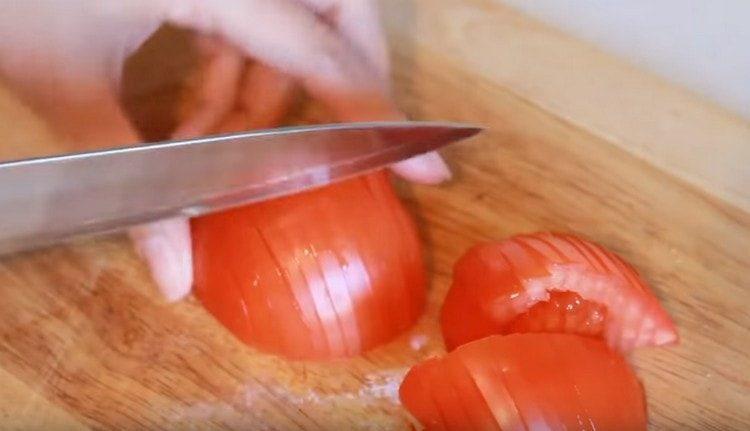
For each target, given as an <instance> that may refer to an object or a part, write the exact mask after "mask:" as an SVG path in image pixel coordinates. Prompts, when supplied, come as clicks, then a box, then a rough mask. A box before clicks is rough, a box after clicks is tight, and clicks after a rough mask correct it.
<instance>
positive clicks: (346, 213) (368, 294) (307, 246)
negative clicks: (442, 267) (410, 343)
mask: <svg viewBox="0 0 750 431" xmlns="http://www.w3.org/2000/svg"><path fill="white" fill-rule="evenodd" d="M192 234H193V251H194V260H195V262H194V265H195V293H196V295H197V296H198V298H199V299H200V300H201V301H202V302H203V304H204V306H205V307H206V308H207V309H208V310H209V311H210V312H211V313H213V315H214V316H216V318H217V319H219V320H220V321H221V322H222V323H223V324H224V325H226V326H227V327H228V328H229V329H230V330H231V331H232V332H233V333H234V334H235V335H236V336H237V337H239V338H240V339H242V340H243V341H245V342H247V343H248V344H251V345H253V346H257V347H258V348H260V349H262V350H265V351H269V352H273V353H278V354H282V355H284V356H288V357H292V358H299V359H323V358H334V357H343V356H351V355H355V354H358V353H360V352H362V351H364V350H367V349H369V348H371V347H374V346H376V345H378V344H381V343H383V342H386V341H388V340H390V339H392V338H393V337H394V336H396V335H397V334H399V333H401V332H403V331H404V330H405V329H407V328H409V327H410V326H411V325H412V324H413V323H414V322H415V321H416V319H417V318H418V317H419V315H420V314H421V312H422V310H423V308H424V303H425V283H426V279H425V273H424V268H423V263H422V256H421V250H420V244H419V239H418V237H417V233H416V229H415V226H414V224H413V222H412V220H411V218H410V217H409V216H408V214H407V213H406V211H405V210H404V208H403V207H402V205H401V203H400V202H399V200H398V198H397V196H396V195H395V193H394V191H393V188H392V186H391V184H390V182H389V180H388V177H387V174H386V173H385V172H378V173H375V174H370V175H367V176H363V177H359V178H356V179H352V180H348V181H344V182H341V183H337V184H333V185H330V186H327V187H325V188H320V189H316V190H312V191H308V192H304V193H301V194H298V195H294V196H289V197H283V198H279V199H274V200H271V201H268V202H262V203H259V204H255V205H249V206H246V207H243V208H237V209H231V210H229V211H225V212H221V213H218V214H212V215H208V216H205V217H199V218H196V219H194V220H193V221H192Z"/></svg>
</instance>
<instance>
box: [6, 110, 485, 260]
mask: <svg viewBox="0 0 750 431" xmlns="http://www.w3.org/2000/svg"><path fill="white" fill-rule="evenodd" d="M480 130H481V129H480V128H478V127H473V126H468V125H464V124H457V123H446V122H408V121H405V122H370V123H346V124H327V125H317V126H304V127H284V128H277V129H270V130H257V131H251V132H242V133H232V134H224V135H216V136H207V137H201V138H196V139H188V140H180V141H164V142H157V143H150V144H144V145H137V146H130V147H118V148H113V149H106V150H100V151H92V152H82V153H73V154H65V155H59V156H53V157H42V158H35V159H26V160H18V161H10V162H5V163H0V209H1V210H2V215H0V254H5V253H11V252H16V251H22V250H27V249H32V248H36V247H41V246H46V245H50V244H54V243H57V242H61V241H65V240H67V239H70V238H72V237H74V236H78V235H88V234H99V233H107V232H114V231H118V230H121V229H124V228H127V227H129V226H133V225H137V224H141V223H145V222H149V221H154V220H158V219H163V218H170V217H176V216H185V217H193V216H198V215H201V214H206V213H209V212H213V211H217V210H221V209H225V208H230V207H233V206H238V205H243V204H247V203H251V202H257V201H261V200H265V199H270V198H273V197H277V196H283V195H287V194H292V193H296V192H299V191H302V190H306V189H310V188H313V187H317V186H321V185H325V184H328V183H330V182H333V181H338V180H342V179H345V178H348V177H351V176H355V175H358V174H363V173H366V172H369V171H372V170H375V169H378V168H382V167H384V166H387V165H389V164H391V163H394V162H398V161H401V160H405V159H407V158H409V157H412V156H415V155H418V154H421V153H426V152H428V151H432V150H436V149H438V148H440V147H442V146H444V145H446V144H449V143H452V142H455V141H458V140H461V139H464V138H468V137H470V136H473V135H475V134H476V133H478V132H479V131H480Z"/></svg>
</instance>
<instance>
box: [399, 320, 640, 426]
mask: <svg viewBox="0 0 750 431" xmlns="http://www.w3.org/2000/svg"><path fill="white" fill-rule="evenodd" d="M399 395H400V397H401V402H402V403H403V405H404V406H405V407H406V408H407V409H408V410H409V412H411V414H412V415H413V416H414V417H415V418H416V419H417V420H419V422H421V423H422V425H424V426H425V428H426V429H427V430H428V431H429V430H469V429H470V430H497V431H501V430H502V431H508V430H541V429H544V430H568V429H570V430H572V429H575V430H591V431H594V430H596V431H601V430H645V429H646V403H645V399H644V394H643V388H642V386H641V385H640V383H639V382H638V379H637V378H636V376H635V374H634V373H633V371H632V370H631V369H630V367H629V366H628V364H627V363H626V362H625V360H624V359H623V358H622V357H621V356H620V355H618V354H617V353H615V352H613V351H612V350H610V349H609V348H608V347H607V346H606V345H605V344H604V342H603V341H601V340H597V339H594V338H590V337H583V336H579V335H571V334H513V335H507V336H501V335H495V336H490V337H487V338H482V339H480V340H477V341H473V342H470V343H468V344H465V345H462V346H461V347H459V348H457V349H456V350H454V351H453V352H450V353H448V354H447V355H446V356H445V357H442V358H439V359H429V360H427V361H425V362H423V363H421V364H418V365H416V366H414V367H413V368H412V369H411V370H410V371H409V372H408V373H407V375H406V377H405V378H404V381H403V383H402V384H401V388H400V390H399Z"/></svg>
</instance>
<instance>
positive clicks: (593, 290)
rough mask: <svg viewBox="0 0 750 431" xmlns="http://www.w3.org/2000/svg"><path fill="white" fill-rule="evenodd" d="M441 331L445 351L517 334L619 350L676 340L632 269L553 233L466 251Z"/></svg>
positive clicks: (609, 255) (583, 243)
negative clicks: (599, 342)
mask: <svg viewBox="0 0 750 431" xmlns="http://www.w3.org/2000/svg"><path fill="white" fill-rule="evenodd" d="M441 326H442V330H443V336H444V338H445V342H446V346H447V347H448V349H454V348H456V347H457V346H460V345H461V344H463V343H466V342H469V341H471V340H475V339H478V338H481V337H485V336H487V335H491V334H509V333H514V332H567V333H574V334H580V335H589V336H601V337H604V338H605V339H606V340H607V342H608V343H609V345H610V346H611V347H612V348H615V349H617V350H620V351H629V350H631V349H633V348H635V347H639V346H648V345H652V346H653V345H665V344H670V343H675V342H676V341H677V332H676V329H675V326H674V324H673V323H672V320H671V319H670V317H669V316H668V315H667V313H666V312H665V311H664V309H663V308H662V307H661V305H660V304H659V301H658V299H657V298H656V296H655V295H654V294H653V293H652V292H651V290H650V289H649V288H648V286H647V285H646V283H645V282H644V281H643V279H642V278H641V277H640V276H639V275H638V273H637V272H636V271H635V269H633V267H631V266H630V265H629V264H628V263H626V262H625V261H624V260H622V259H621V258H620V257H619V256H617V255H615V254H614V253H612V252H610V251H608V250H606V249H605V248H603V247H601V246H599V245H597V244H594V243H591V242H589V241H585V240H582V239H579V238H577V237H575V236H572V235H565V234H556V233H536V234H532V235H518V236H514V237H512V238H510V239H507V240H505V241H502V242H496V243H487V244H481V245H478V246H475V247H474V248H472V249H470V250H469V251H468V252H467V253H466V254H464V256H463V257H461V259H459V261H458V262H457V263H456V265H455V268H454V275H453V284H452V286H451V288H450V290H449V291H448V294H447V296H446V298H445V303H444V304H443V308H442V311H441Z"/></svg>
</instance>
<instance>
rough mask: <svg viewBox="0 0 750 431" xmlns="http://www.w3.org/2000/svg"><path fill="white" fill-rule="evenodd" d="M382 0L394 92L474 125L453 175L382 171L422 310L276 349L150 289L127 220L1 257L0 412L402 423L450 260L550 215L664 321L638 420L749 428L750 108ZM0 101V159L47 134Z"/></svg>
mask: <svg viewBox="0 0 750 431" xmlns="http://www.w3.org/2000/svg"><path fill="white" fill-rule="evenodd" d="M384 7H385V12H384V15H385V16H384V18H385V20H386V21H387V30H388V34H389V38H390V41H391V45H392V47H393V67H394V80H395V88H394V90H395V91H394V92H395V95H396V98H397V100H398V102H399V104H400V105H401V106H402V107H403V109H404V110H405V111H406V112H407V113H408V114H409V115H410V116H411V117H412V118H419V119H446V120H457V121H466V122H471V123H476V124H482V125H484V126H486V127H487V131H486V132H485V133H484V134H483V135H482V136H480V137H478V138H476V139H473V140H471V141H470V142H466V143H462V144H459V145H456V146H454V147H451V148H449V149H447V150H446V151H445V153H444V155H445V157H446V159H447V160H448V162H449V163H450V165H451V166H452V168H453V170H454V172H455V178H454V179H453V181H451V182H450V183H449V184H447V185H445V186H440V187H426V186H415V185H410V184H405V183H402V182H397V187H398V190H399V192H400V194H401V195H402V197H403V198H404V201H405V203H406V205H407V206H408V208H409V209H410V211H412V213H413V215H414V217H415V218H416V220H417V221H418V223H419V228H420V233H421V237H422V240H423V242H424V247H425V251H426V255H427V265H428V268H429V274H430V278H431V283H430V291H429V303H428V307H427V312H426V314H425V316H424V317H423V318H422V319H421V320H420V321H419V323H418V324H417V325H416V327H415V328H413V330H411V331H409V332H408V333H407V334H404V335H403V336H401V337H400V338H398V339H397V340H395V341H394V342H392V343H390V344H388V345H385V346H383V347H380V348H377V349H375V350H373V351H371V352H368V353H366V354H364V355H362V356H361V357H357V358H353V359H350V360H340V361H334V362H328V363H305V362H289V361H286V360H284V359H281V358H278V357H275V356H271V355H266V354H263V353H260V352H258V351H256V350H254V349H252V348H250V347H247V346H245V345H243V344H241V343H240V342H238V341H237V340H236V339H234V338H233V337H232V336H231V335H230V334H229V333H228V332H227V331H226V330H225V329H224V328H223V327H222V326H220V325H219V324H218V323H217V322H216V321H215V320H214V319H213V318H212V317H211V316H210V315H209V314H208V313H206V311H205V310H203V308H202V307H201V306H200V304H198V303H197V302H196V301H195V300H194V299H193V298H189V299H187V300H185V301H183V302H180V303H178V304H167V303H165V302H164V301H162V300H161V299H160V297H159V296H158V294H157V293H156V291H155V288H154V285H153V282H152V281H151V280H150V278H149V275H148V272H147V270H146V268H145V266H144V265H143V263H142V262H141V261H140V260H139V258H138V256H137V255H136V254H135V253H134V251H133V249H132V248H131V246H130V244H129V243H128V241H127V240H126V239H125V238H123V237H120V236H111V237H104V238H99V239H96V240H88V241H85V242H78V243H75V244H71V245H66V246H59V247H54V248H50V249H46V250H41V251H37V252H33V253H25V254H20V255H16V256H11V257H7V258H4V259H2V260H0V295H1V297H2V301H0V428H2V429H24V430H26V429H256V430H264V429H269V430H272V429H273V430H301V429H305V430H308V429H310V430H327V429H368V430H372V429H382V430H385V429H389V430H390V429H394V430H401V429H404V430H406V429H410V427H411V422H410V419H409V417H408V415H407V414H406V413H405V411H404V410H403V409H402V407H401V406H400V405H399V403H398V399H397V390H398V385H399V381H400V379H401V378H402V376H403V374H404V373H405V371H406V370H407V369H408V367H409V366H410V365H412V364H414V363H415V362H417V361H419V360H420V359H423V358H425V357H428V356H430V355H435V354H440V353H441V352H443V345H442V341H441V339H440V337H439V335H438V327H437V323H436V317H435V316H436V313H437V311H438V308H439V305H440V302H441V300H442V298H443V296H444V295H445V292H446V289H447V288H448V286H449V283H450V277H451V266H452V264H453V262H455V260H456V259H457V257H458V256H460V255H461V253H462V252H463V251H465V250H466V249H467V248H468V247H469V246H471V245H472V244H474V243H476V242H478V241H482V240H488V239H496V238H503V237H506V236H508V235H512V234H514V233H519V232H531V231H536V230H560V231H569V232H576V233H578V234H580V235H583V236H585V237H587V238H589V239H592V240H595V241H598V242H600V243H602V244H604V245H606V246H608V247H610V248H611V249H613V250H615V251H616V252H618V253H620V254H621V255H623V256H624V257H626V258H627V259H628V260H630V261H631V262H632V263H633V264H634V265H635V266H637V267H638V268H639V269H640V270H641V271H642V273H643V275H644V277H645V278H646V279H647V280H648V281H649V282H650V283H651V284H652V285H653V288H654V290H655V291H656V294H657V295H658V296H659V297H660V298H661V300H662V301H663V304H664V307H665V308H666V309H667V310H668V311H669V313H670V314H671V315H672V316H673V317H674V319H675V321H676V323H677V326H678V328H679V331H680V335H681V339H682V340H681V344H680V345H679V346H676V347H671V348H664V349H646V350H642V351H639V352H637V353H636V354H635V355H634V356H633V358H632V360H633V363H634V364H635V367H636V369H637V372H638V375H639V376H640V378H641V379H642V380H643V382H644V384H645V387H646V393H647V396H648V403H649V415H650V422H651V426H652V428H653V429H702V430H704V429H717V430H728V429H750V377H748V376H749V375H750V332H749V331H750V313H748V312H747V309H748V306H750V289H748V287H750V253H748V251H750V214H749V213H748V210H747V208H748V206H747V203H748V200H747V190H748V189H750V182H747V183H745V180H746V179H747V168H746V167H747V165H748V163H750V157H747V156H748V153H747V148H748V147H750V125H748V124H747V123H746V122H744V121H743V120H741V119H739V118H738V117H736V116H733V115H732V114H730V113H727V112H725V111H722V110H721V109H719V108H717V107H715V106H713V105H711V104H709V103H708V102H706V101H704V100H702V99H700V98H697V97H696V96H693V95H691V94H689V93H687V92H685V91H683V90H681V89H678V88H675V87H672V86H671V85H669V84H667V83H664V82H662V81H661V80H659V79H658V78H656V77H653V76H650V75H648V74H646V73H644V72H641V71H639V70H637V69H635V68H633V67H631V66H629V65H627V64H624V63H621V62H620V61H619V60H616V59H614V58H612V57H609V56H608V55H606V54H603V53H601V52H599V51H597V50H596V49H595V48H592V47H590V46H587V45H585V44H583V43H581V42H578V41H576V40H573V39H570V38H569V37H567V36H565V35H563V34H561V33H559V32H557V31H555V30H552V29H550V28H548V27H545V26H543V25H541V24H539V23H536V22H534V21H532V20H530V19H528V18H526V17H524V16H522V15H519V14H517V13H515V12H513V11H512V10H509V9H506V8H505V7H503V6H501V5H499V4H498V3H496V2H489V1H482V0H465V1H451V0H437V1H432V0H430V1H428V0H418V1H414V2H401V1H396V0H390V1H386V2H384ZM170 85H171V84H167V83H164V82H158V80H157V83H156V84H153V85H151V84H149V85H144V86H142V87H140V89H139V90H134V94H135V96H133V98H132V100H131V101H135V102H138V101H140V102H141V103H144V106H146V108H144V109H145V111H143V110H142V111H141V112H146V113H147V114H148V116H149V117H150V118H152V120H153V121H150V122H149V123H148V124H149V125H150V126H151V129H150V130H151V132H152V133H157V134H158V133H159V132H160V131H162V132H163V131H164V130H166V128H168V127H167V126H163V125H162V126H159V125H158V124H157V123H158V122H157V121H156V119H158V118H161V117H164V118H167V117H168V114H169V112H170V111H169V110H168V109H166V108H165V109H160V108H159V106H160V104H161V102H162V101H163V100H165V99H166V98H165V97H163V96H164V94H166V93H169V91H170V88H171V87H170ZM135 102H134V103H135ZM308 114H309V113H308ZM308 114H305V115H308ZM309 115H313V114H309ZM309 115H308V116H309ZM0 119H2V120H0V138H1V139H0V142H3V146H2V148H3V150H2V151H3V153H2V154H3V155H4V156H5V157H9V156H20V155H29V154H33V153H45V152H52V151H56V148H57V147H56V146H55V145H56V144H55V142H56V141H55V139H54V136H52V135H51V133H50V132H49V131H48V130H46V129H45V128H44V126H43V125H42V124H41V123H40V122H39V121H38V120H37V119H35V118H34V117H33V115H32V114H31V113H30V112H29V111H28V110H26V109H25V108H24V107H23V106H21V105H20V104H19V103H18V102H17V100H15V99H14V98H13V97H12V96H11V94H10V93H8V92H7V91H5V90H2V91H0ZM165 121H166V120H165ZM688 150H689V151H690V152H691V154H692V156H691V157H686V156H685V153H684V152H683V151H688Z"/></svg>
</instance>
